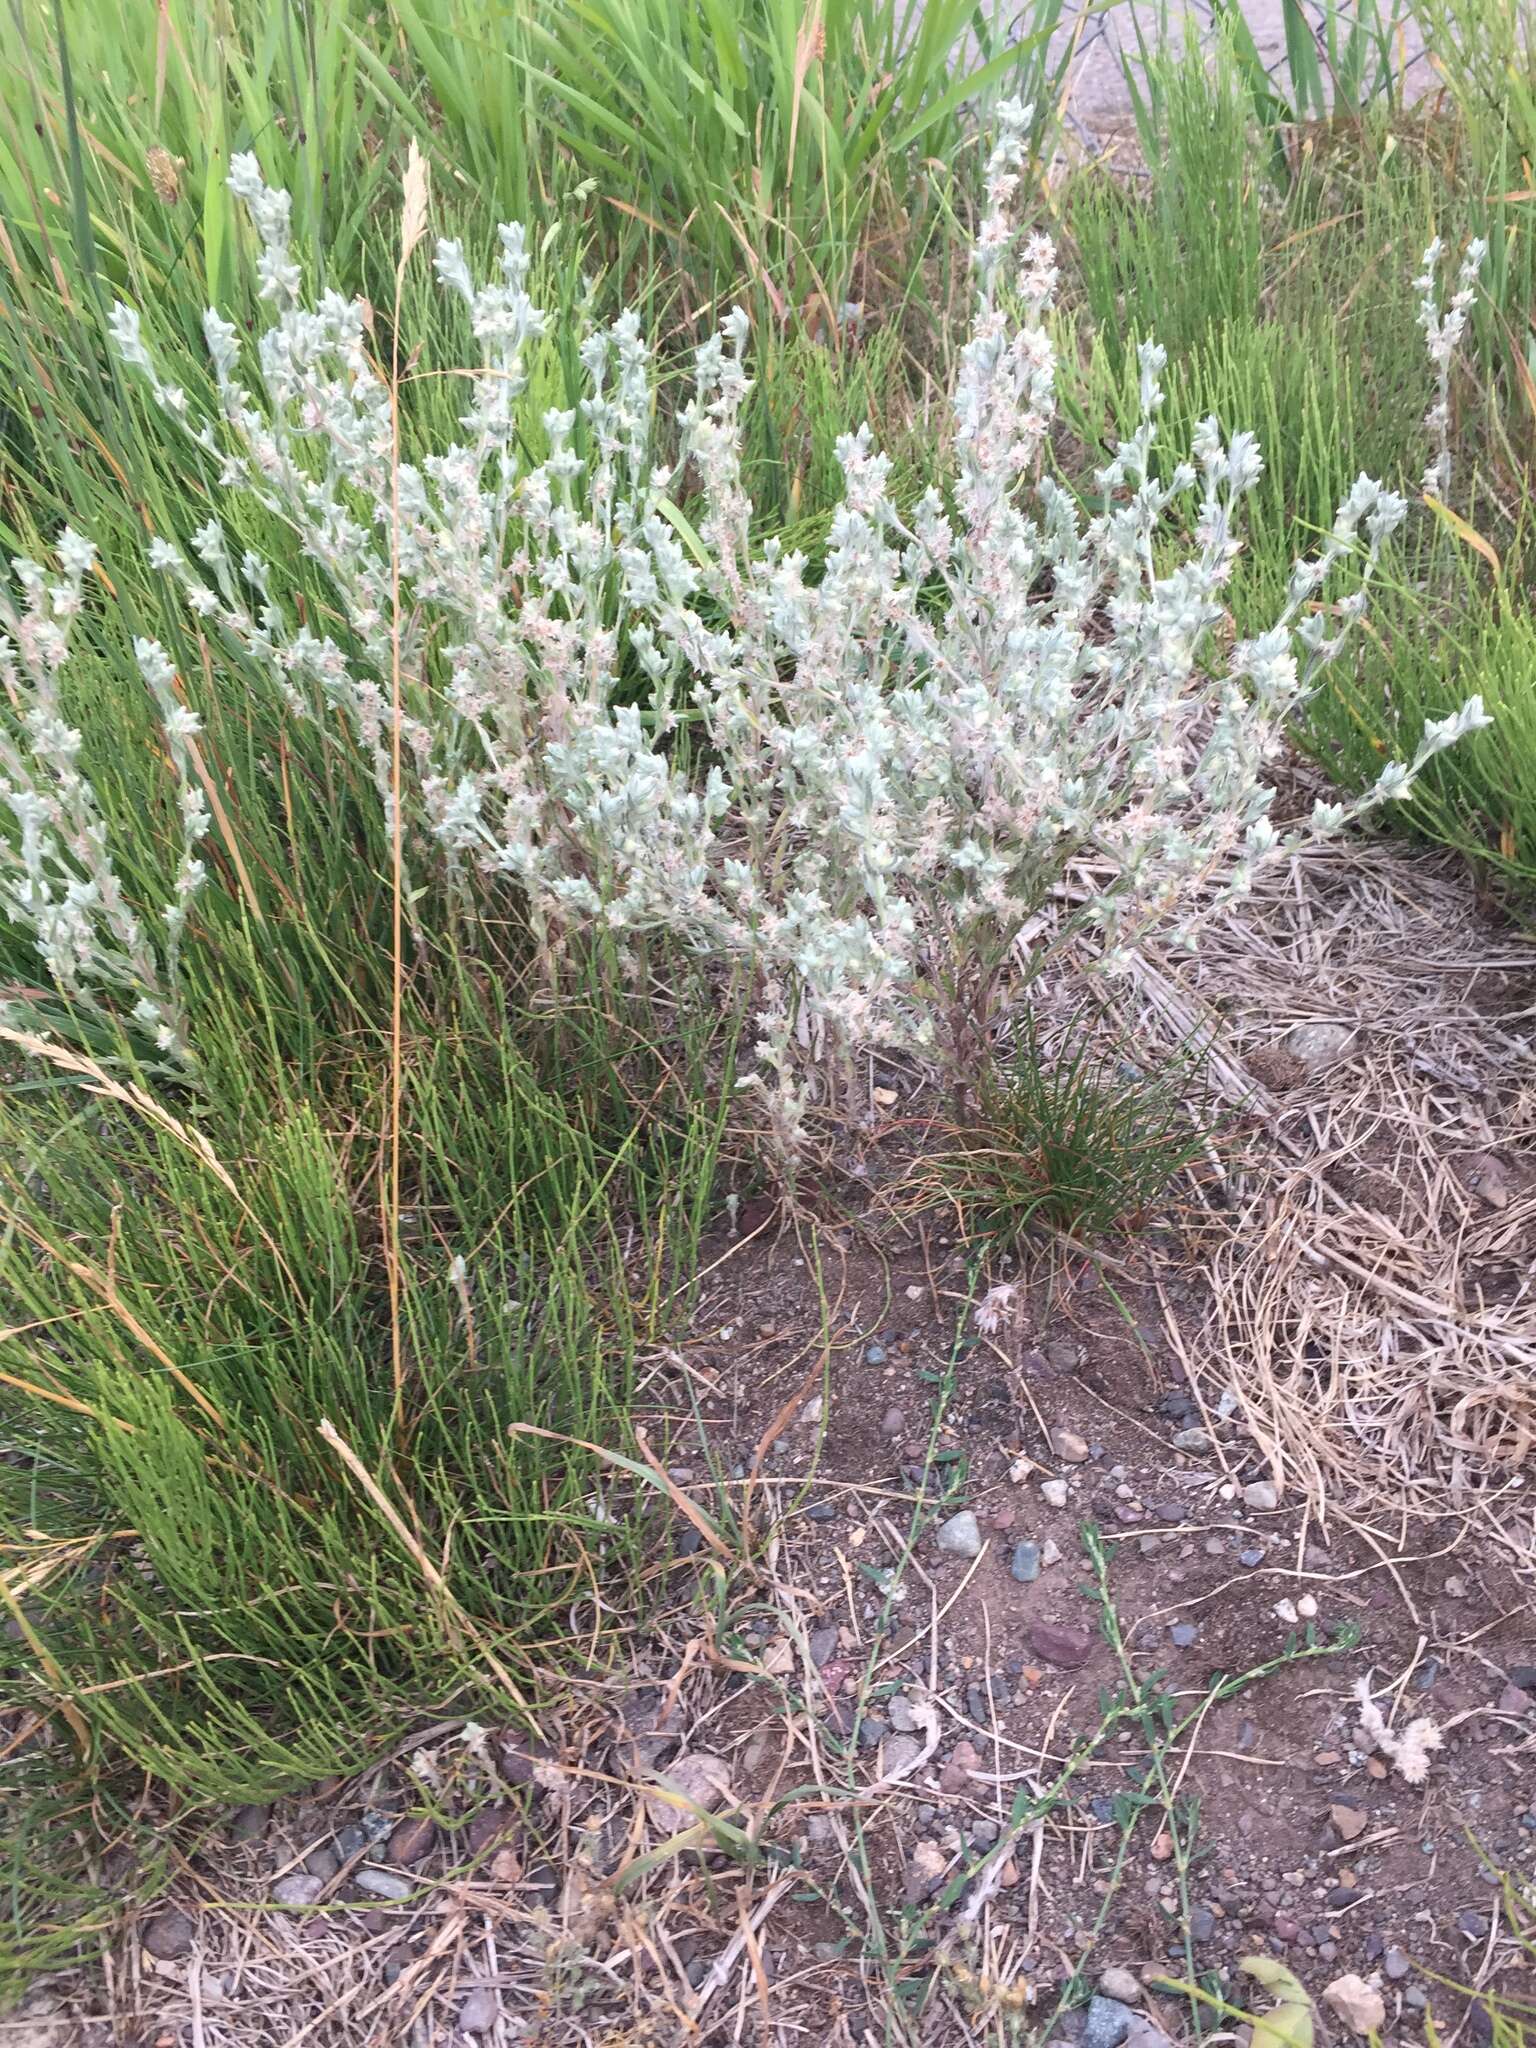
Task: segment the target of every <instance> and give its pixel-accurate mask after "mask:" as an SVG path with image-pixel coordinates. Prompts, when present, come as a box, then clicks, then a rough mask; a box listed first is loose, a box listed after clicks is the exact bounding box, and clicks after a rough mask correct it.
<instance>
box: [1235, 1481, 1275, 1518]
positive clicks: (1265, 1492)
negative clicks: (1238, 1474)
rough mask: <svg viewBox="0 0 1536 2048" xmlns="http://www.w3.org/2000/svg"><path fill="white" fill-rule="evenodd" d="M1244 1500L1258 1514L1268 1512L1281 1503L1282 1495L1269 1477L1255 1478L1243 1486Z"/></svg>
mask: <svg viewBox="0 0 1536 2048" xmlns="http://www.w3.org/2000/svg"><path fill="white" fill-rule="evenodd" d="M1243 1501H1244V1503H1245V1505H1246V1506H1248V1507H1250V1508H1252V1509H1253V1510H1254V1511H1255V1513H1257V1514H1266V1513H1267V1512H1268V1511H1269V1510H1270V1509H1271V1508H1276V1507H1278V1506H1279V1505H1280V1496H1279V1494H1278V1493H1277V1492H1276V1491H1275V1489H1274V1487H1273V1486H1272V1485H1271V1484H1270V1482H1269V1481H1268V1480H1267V1479H1255V1480H1254V1481H1253V1483H1252V1484H1251V1485H1249V1486H1245V1487H1244V1488H1243Z"/></svg>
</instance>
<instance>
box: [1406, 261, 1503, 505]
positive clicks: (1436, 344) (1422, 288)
mask: <svg viewBox="0 0 1536 2048" xmlns="http://www.w3.org/2000/svg"><path fill="white" fill-rule="evenodd" d="M1444 254H1445V244H1444V243H1443V242H1442V241H1441V239H1440V237H1439V236H1438V235H1436V237H1435V239H1434V240H1433V241H1432V242H1431V243H1430V245H1429V247H1428V248H1427V249H1426V250H1425V251H1424V262H1423V265H1422V267H1421V269H1420V273H1419V275H1418V276H1417V277H1416V278H1415V279H1414V281H1413V284H1414V290H1415V291H1416V292H1417V293H1418V295H1419V325H1420V326H1421V327H1422V328H1423V330H1424V343H1425V346H1426V348H1427V349H1428V351H1429V363H1430V368H1431V369H1432V370H1433V371H1434V375H1435V397H1434V403H1433V404H1432V405H1431V406H1430V408H1429V411H1428V412H1427V413H1425V415H1424V431H1425V432H1426V433H1427V434H1428V436H1429V442H1430V448H1431V450H1432V451H1433V452H1432V455H1431V459H1430V463H1429V467H1428V468H1427V469H1426V470H1425V472H1424V478H1423V484H1422V488H1423V490H1424V491H1426V492H1427V493H1428V495H1429V496H1430V497H1432V498H1438V499H1439V500H1440V501H1441V503H1442V504H1443V503H1445V502H1446V500H1448V499H1449V497H1450V495H1451V364H1452V363H1453V362H1454V361H1455V358H1456V351H1457V349H1458V348H1460V346H1461V340H1462V336H1463V335H1464V334H1465V333H1466V331H1467V314H1468V313H1469V312H1470V311H1471V309H1472V301H1473V300H1474V299H1475V298H1476V296H1477V280H1478V278H1479V277H1480V276H1481V275H1482V269H1483V264H1484V262H1485V261H1486V260H1487V256H1488V244H1487V243H1486V242H1485V241H1481V240H1477V241H1471V242H1468V244H1467V247H1466V252H1465V254H1464V255H1463V257H1462V259H1461V267H1460V269H1459V270H1458V271H1457V273H1456V289H1455V291H1454V292H1453V293H1452V294H1451V302H1450V304H1449V305H1448V306H1447V307H1446V309H1445V311H1444V312H1443V313H1442V312H1441V310H1440V298H1439V289H1440V285H1439V270H1440V260H1441V258H1442V257H1443V256H1444Z"/></svg>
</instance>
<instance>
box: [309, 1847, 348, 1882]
mask: <svg viewBox="0 0 1536 2048" xmlns="http://www.w3.org/2000/svg"><path fill="white" fill-rule="evenodd" d="M304 1868H305V1869H306V1870H307V1871H308V1872H309V1874H310V1876H311V1877H318V1878H319V1880H320V1882H321V1883H322V1884H327V1883H329V1881H330V1880H331V1879H332V1878H333V1877H334V1876H335V1875H336V1873H337V1871H338V1870H340V1868H341V1858H340V1857H339V1856H338V1855H337V1854H336V1851H335V1850H334V1849H333V1848H332V1847H331V1845H330V1843H329V1842H322V1843H321V1844H320V1846H319V1848H317V1849H311V1850H310V1852H309V1854H308V1855H307V1856H306V1857H305V1858H304Z"/></svg>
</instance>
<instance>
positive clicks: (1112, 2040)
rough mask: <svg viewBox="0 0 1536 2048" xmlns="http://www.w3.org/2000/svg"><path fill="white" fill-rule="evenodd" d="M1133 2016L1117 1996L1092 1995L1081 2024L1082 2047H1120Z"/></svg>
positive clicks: (1129, 2028)
mask: <svg viewBox="0 0 1536 2048" xmlns="http://www.w3.org/2000/svg"><path fill="white" fill-rule="evenodd" d="M1135 2018H1136V2015H1135V2013H1134V2012H1132V2011H1131V2010H1130V2008H1129V2007H1128V2006H1124V2005H1122V2004H1121V2003H1120V2001H1119V1999H1118V1998H1105V1997H1103V1996H1102V1995H1099V1996H1096V1997H1094V1998H1093V1999H1092V2000H1090V2002H1089V2006H1088V2018H1087V2020H1086V2021H1085V2022H1084V2025H1083V2034H1082V2048H1120V2044H1121V2042H1122V2041H1123V2040H1124V2039H1125V2037H1126V2035H1127V2034H1128V2033H1129V2032H1130V2030H1131V2025H1132V2023H1133V2021H1134V2020H1135Z"/></svg>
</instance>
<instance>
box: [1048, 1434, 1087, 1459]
mask: <svg viewBox="0 0 1536 2048" xmlns="http://www.w3.org/2000/svg"><path fill="white" fill-rule="evenodd" d="M1051 1449H1052V1450H1053V1451H1054V1452H1055V1453H1056V1455H1057V1457H1058V1458H1060V1459H1061V1461H1062V1463H1063V1464H1066V1465H1083V1464H1086V1463H1087V1460H1088V1440H1087V1438H1086V1437H1081V1436H1079V1435H1078V1433H1077V1431H1076V1430H1075V1429H1053V1430H1052V1431H1051Z"/></svg>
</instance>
